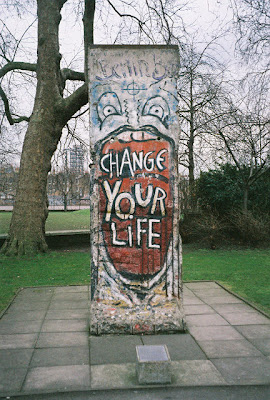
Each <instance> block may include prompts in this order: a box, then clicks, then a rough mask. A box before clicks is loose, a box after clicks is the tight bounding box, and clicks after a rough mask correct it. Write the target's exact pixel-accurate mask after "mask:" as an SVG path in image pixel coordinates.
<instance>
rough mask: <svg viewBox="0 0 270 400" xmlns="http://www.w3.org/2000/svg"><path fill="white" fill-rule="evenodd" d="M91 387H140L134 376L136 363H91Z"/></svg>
mask: <svg viewBox="0 0 270 400" xmlns="http://www.w3.org/2000/svg"><path fill="white" fill-rule="evenodd" d="M91 387H92V389H101V388H104V389H114V388H132V387H141V385H140V386H139V384H138V381H137V377H136V364H135V363H127V364H105V365H92V366H91Z"/></svg>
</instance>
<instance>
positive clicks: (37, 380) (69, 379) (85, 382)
mask: <svg viewBox="0 0 270 400" xmlns="http://www.w3.org/2000/svg"><path fill="white" fill-rule="evenodd" d="M85 388H90V367H89V365H66V366H64V367H37V368H32V369H30V370H29V372H28V374H27V376H26V381H25V383H24V385H23V392H31V391H35V392H36V391H55V390H56V391H57V390H61V391H63V390H64V391H65V390H71V389H72V390H76V389H77V390H78V389H85Z"/></svg>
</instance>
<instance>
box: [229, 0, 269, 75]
mask: <svg viewBox="0 0 270 400" xmlns="http://www.w3.org/2000/svg"><path fill="white" fill-rule="evenodd" d="M231 2H232V6H233V10H234V22H235V26H236V29H237V34H238V42H237V43H238V49H239V50H240V51H241V54H242V55H243V56H244V59H245V60H254V59H255V60H256V62H257V63H259V65H258V66H259V69H260V70H261V71H263V72H265V71H269V68H270V61H269V55H270V2H269V1H267V0H231Z"/></svg>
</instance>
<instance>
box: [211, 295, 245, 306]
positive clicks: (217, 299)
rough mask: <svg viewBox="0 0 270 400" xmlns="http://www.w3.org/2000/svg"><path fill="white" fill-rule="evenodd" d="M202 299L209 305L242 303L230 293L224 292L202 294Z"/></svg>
mask: <svg viewBox="0 0 270 400" xmlns="http://www.w3.org/2000/svg"><path fill="white" fill-rule="evenodd" d="M203 300H204V301H205V302H206V303H207V304H209V305H212V304H236V303H242V300H241V299H238V297H235V296H233V295H230V294H226V295H225V294H224V295H223V296H204V297H203Z"/></svg>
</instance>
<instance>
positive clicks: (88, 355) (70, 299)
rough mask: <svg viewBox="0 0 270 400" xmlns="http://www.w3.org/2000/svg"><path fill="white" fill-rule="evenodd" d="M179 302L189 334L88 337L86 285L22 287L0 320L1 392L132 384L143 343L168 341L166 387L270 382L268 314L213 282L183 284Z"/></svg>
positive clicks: (45, 390)
mask: <svg viewBox="0 0 270 400" xmlns="http://www.w3.org/2000/svg"><path fill="white" fill-rule="evenodd" d="M184 307H185V312H186V321H187V326H188V330H189V333H186V334H173V335H156V336H154V335H145V336H143V335H136V336H132V335H129V336H128V335H120V336H115V335H114V336H100V337H91V338H90V339H89V333H88V332H89V326H88V319H89V288H88V286H69V287H45V288H26V289H23V290H21V291H20V292H19V293H18V295H17V296H16V297H15V299H14V300H13V302H12V303H11V305H10V306H9V308H8V309H7V311H6V312H5V313H4V315H3V316H2V318H1V320H0V395H2V396H10V395H15V394H28V393H29V394H33V393H50V392H65V391H76V390H80V391H81V390H91V389H110V388H120V389H121V388H136V387H138V383H137V380H136V374H135V361H136V352H135V346H136V345H142V344H143V345H148V344H166V345H167V347H168V350H169V353H170V357H171V359H172V384H171V385H170V386H178V387H179V386H183V387H187V386H193V387H196V386H220V385H221V386H224V387H226V386H228V385H265V384H270V319H269V318H267V317H266V316H265V315H263V314H262V313H260V312H259V311H257V310H256V309H254V308H253V307H251V306H249V305H248V304H246V303H245V302H243V301H242V300H241V299H239V298H238V297H236V296H234V295H232V294H231V293H229V292H227V291H226V290H225V289H224V288H222V287H221V286H220V285H218V284H217V283H215V282H190V283H185V284H184ZM140 387H141V386H140Z"/></svg>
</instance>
